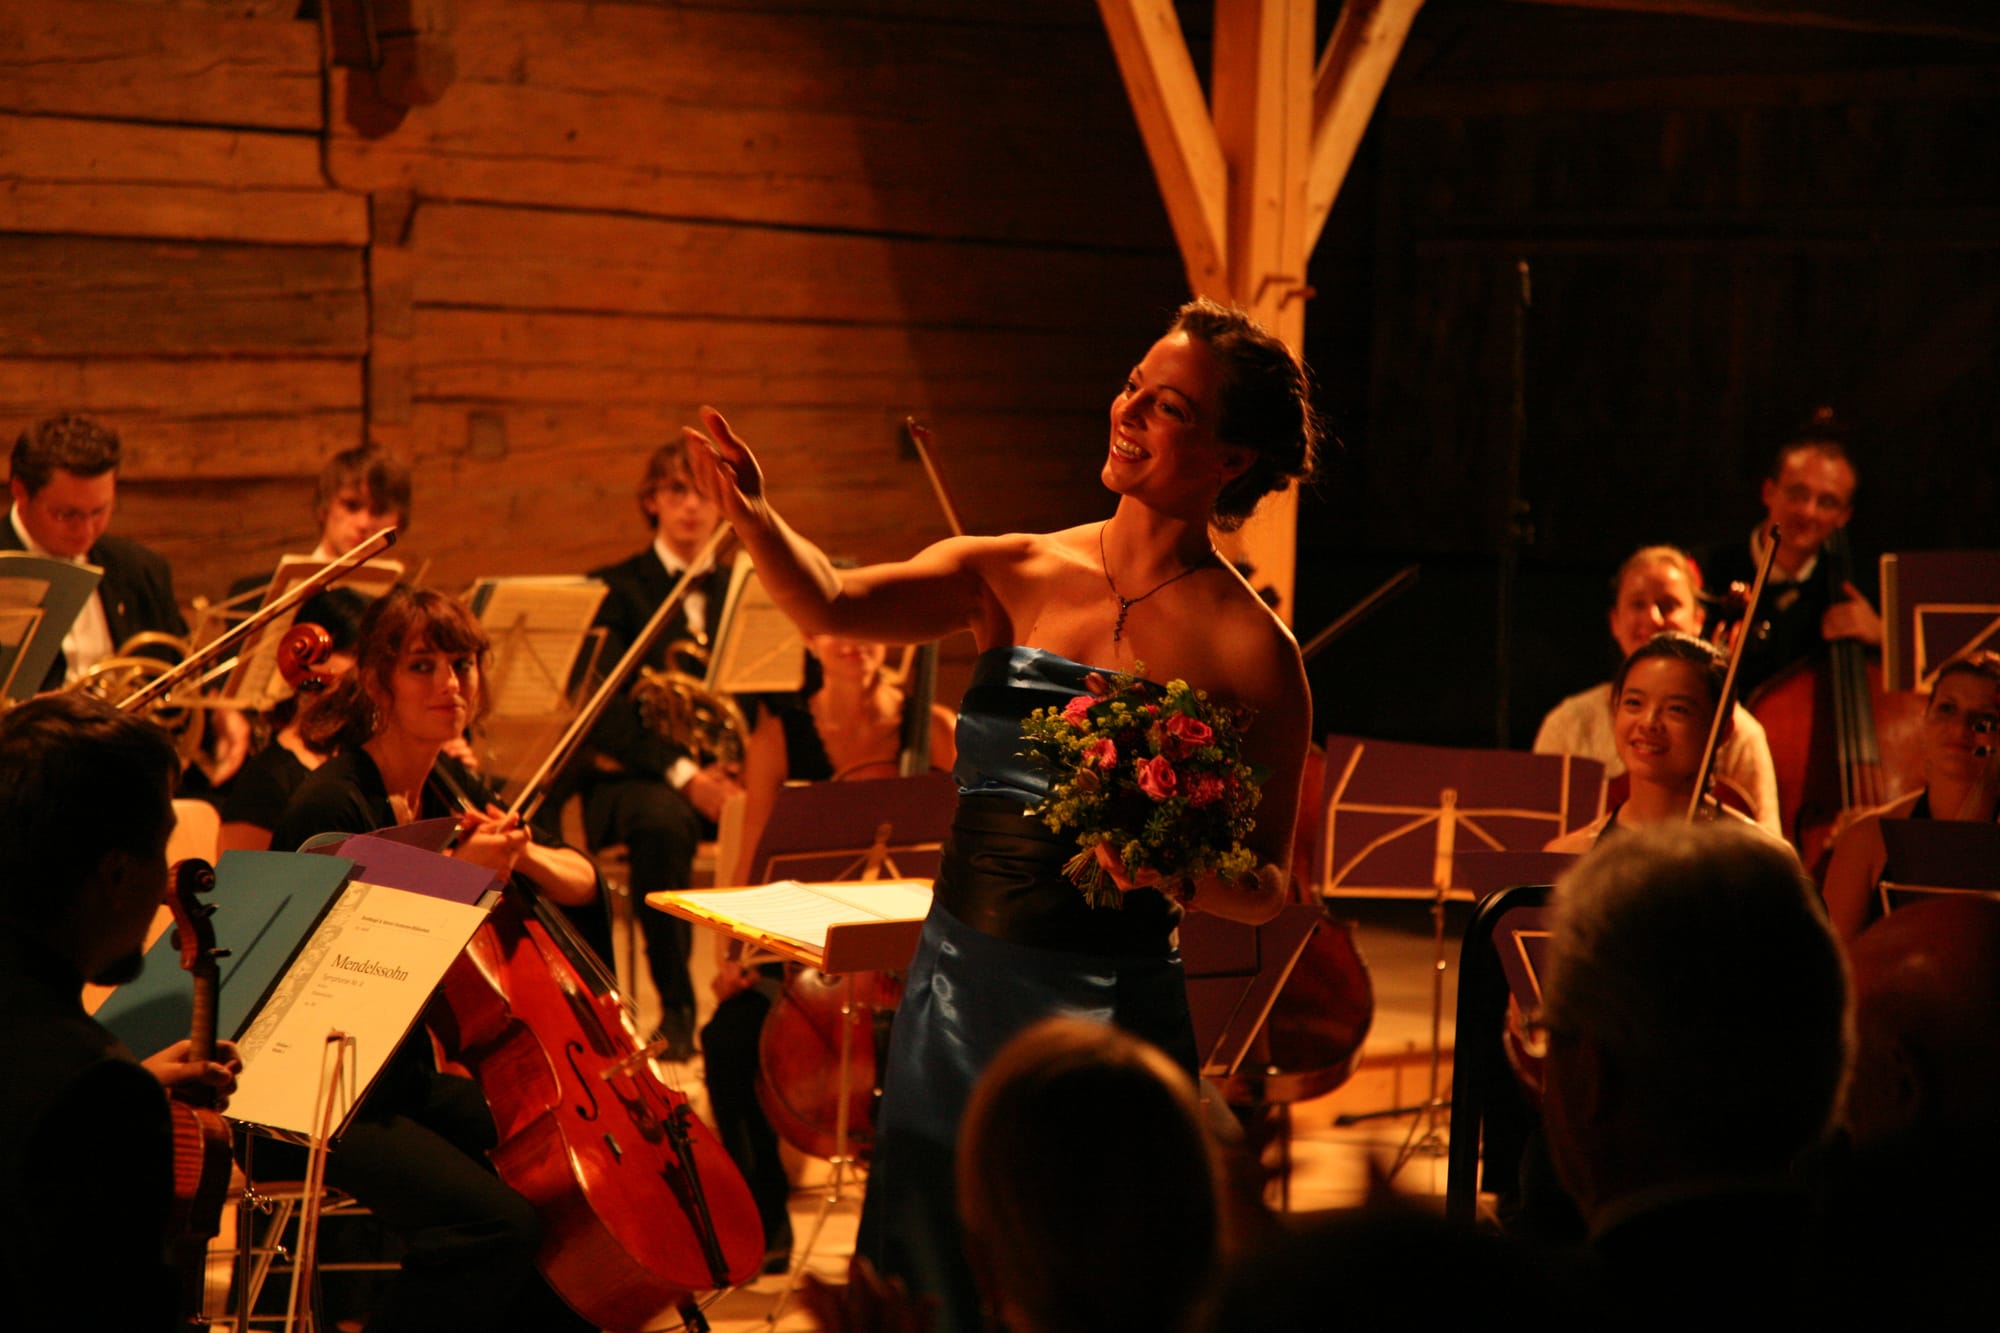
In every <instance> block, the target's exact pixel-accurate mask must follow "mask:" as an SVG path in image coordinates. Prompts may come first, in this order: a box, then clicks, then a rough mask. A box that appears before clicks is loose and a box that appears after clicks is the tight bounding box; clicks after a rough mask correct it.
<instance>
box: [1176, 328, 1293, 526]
mask: <svg viewBox="0 0 2000 1333" xmlns="http://www.w3.org/2000/svg"><path fill="white" fill-rule="evenodd" d="M1167 332H1168V333H1169V334H1175V333H1185V334H1187V335H1188V336H1189V337H1190V338H1194V339H1197V340H1199V341H1200V342H1202V343H1203V344H1205V345H1206V346H1207V348H1208V350H1209V352H1210V354H1212V355H1213V356H1214V357H1215V365H1216V369H1217V370H1219V371H1221V372H1222V402H1221V408H1220V411H1219V413H1218V419H1217V421H1216V423H1215V434H1216V438H1217V439H1219V440H1221V441H1222V442H1223V443H1224V444H1233V445H1237V446H1239V447H1241V448H1245V449H1249V450H1251V451H1253V452H1254V453H1255V454H1256V459H1255V460H1254V461H1253V462H1252V463H1251V464H1250V466H1249V467H1248V468H1247V469H1246V470H1245V471H1244V472H1243V474H1242V475H1241V476H1239V477H1237V478H1235V479H1234V480H1233V481H1231V482H1230V483H1229V484H1228V485H1226V486H1224V487H1223V488H1222V494H1221V495H1219V496H1217V497H1216V500H1215V513H1214V514H1213V515H1212V516H1211V519H1210V521H1211V522H1213V523H1214V524H1215V526H1216V527H1218V528H1220V529H1222V530H1223V531H1224V532H1234V531H1235V530H1236V529H1237V528H1240V527H1242V526H1243V520H1245V519H1247V518H1249V517H1250V514H1251V512H1252V511H1253V510H1255V509H1256V508H1257V502H1258V501H1259V500H1262V499H1263V498H1264V497H1265V496H1267V495H1270V494H1272V493H1273V492H1275V491H1282V490H1284V489H1285V487H1286V486H1288V485H1290V484H1291V483H1292V482H1294V481H1304V480H1305V479H1306V478H1307V477H1310V476H1311V475H1312V473H1313V466H1314V463H1315V462H1316V460H1317V458H1318V455H1319V441H1320V427H1319V417H1318V414H1316V413H1315V412H1314V411H1313V406H1312V373H1311V372H1310V371H1308V370H1307V369H1306V366H1305V363H1304V362H1303V361H1301V360H1299V358H1298V357H1296V356H1294V355H1293V354H1292V349H1291V348H1289V347H1287V346H1285V344H1284V343H1282V342H1280V341H1279V340H1278V339H1277V338H1274V337H1273V336H1271V334H1269V333H1268V332H1266V331H1265V329H1264V327H1263V325H1261V324H1259V323H1257V321H1256V320H1254V319H1252V318H1250V316H1248V315H1246V314H1244V313H1243V312H1242V311H1241V310H1238V309H1236V308H1234V307H1233V306H1225V305H1221V304H1219V303H1217V302H1215V301H1211V300H1209V299H1208V298H1207V297H1205V296H1198V297H1196V298H1195V299H1194V300H1192V301H1189V302H1188V303H1187V304H1186V305H1184V306H1182V307H1181V308H1180V312H1179V313H1178V314H1176V315H1175V316H1174V323H1173V327H1172V328H1170V329H1168V330H1167Z"/></svg>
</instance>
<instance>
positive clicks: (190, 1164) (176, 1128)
mask: <svg viewBox="0 0 2000 1333" xmlns="http://www.w3.org/2000/svg"><path fill="white" fill-rule="evenodd" d="M167 879H168V885H169V887H168V890H167V906H168V907H169V908H170V909H171V910H172V912H173V917H174V941H173V943H174V947H175V948H176V949H178V950H179V951H180V956H181V967H182V969H183V970H185V971H186V972H187V974H188V976H189V978H190V979H191V980H192V981H193V983H194V1017H193V1019H192V1021H191V1022H190V1024H189V1030H188V1059H189V1060H190V1061H195V1062H198V1063H201V1064H206V1063H208V1062H209V1061H210V1060H213V1059H214V1058H215V995H216V990H217V988H218V987H219V985H220V984H221V983H220V975H221V974H220V969H219V968H217V967H216V963H215V960H216V959H218V958H226V957H228V955H229V951H228V950H227V949H218V948H216V947H215V927H214V926H213V925H211V924H210V923H209V918H210V917H213V916H214V915H215V907H214V905H213V904H211V903H205V902H203V901H201V899H200V897H199V895H201V894H205V893H208V892H210V891H212V890H213V889H214V888H215V871H214V869H213V868H211V867H210V866H209V864H208V862H206V861H197V860H192V859H190V860H186V861H178V862H176V863H175V864H174V867H173V869H172V870H170V871H168V872H167ZM167 1108H168V1111H169V1113H170V1115H171V1117H172V1124H173V1136H174V1204H173V1209H172V1212H171V1214H170V1220H169V1222H168V1227H167V1251H168V1256H169V1259H170V1260H171V1262H172V1265H173V1268H174V1270H175V1272H176V1273H177V1274H178V1275H179V1278H180V1297H179V1301H178V1303H177V1317H178V1319H179V1322H181V1323H183V1324H185V1325H187V1326H189V1327H191V1328H193V1327H205V1326H206V1325H207V1323H208V1320H207V1318H206V1317H205V1316H204V1314H203V1308H202V1307H203V1305H204V1303H205V1302H204V1297H205V1295H206V1289H207V1277H208V1246H209V1242H210V1241H212V1240H213V1239H214V1238H215V1235H216V1233H217V1232H218V1231H220V1230H221V1229H222V1206H223V1204H224V1202H225V1201H226V1200H227V1198H228V1195H229V1178H230V1173H231V1171H232V1170H233V1169H234V1168H235V1166H236V1159H235V1156H234V1154H233V1153H232V1151H231V1150H232V1149H233V1148H234V1146H235V1139H234V1136H233V1134H232V1133H231V1131H230V1128H229V1122H228V1121H227V1120H225V1119H223V1117H222V1113H221V1112H220V1111H218V1110H217V1109H216V1096H215V1089H214V1088H212V1087H209V1086H208V1085H207V1084H205V1083H193V1084H188V1085H186V1086H183V1087H182V1088H180V1089H178V1090H177V1091H176V1092H175V1093H174V1095H173V1096H171V1097H170V1098H168V1100H167Z"/></svg>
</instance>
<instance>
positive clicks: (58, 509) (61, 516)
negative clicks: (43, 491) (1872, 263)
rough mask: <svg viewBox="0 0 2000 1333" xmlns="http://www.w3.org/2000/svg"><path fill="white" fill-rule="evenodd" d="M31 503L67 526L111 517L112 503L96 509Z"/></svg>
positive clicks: (76, 525)
mask: <svg viewBox="0 0 2000 1333" xmlns="http://www.w3.org/2000/svg"><path fill="white" fill-rule="evenodd" d="M29 503H30V504H33V505H34V506H35V508H37V509H39V510H41V511H42V512H43V513H44V514H47V515H48V516H49V517H50V518H52V519H54V520H55V521H56V522H58V523H60V524H62V525H63V526H65V527H80V526H82V525H83V524H85V523H98V522H102V521H103V520H105V519H108V518H110V517H111V506H110V505H99V506H97V508H95V509H74V508H71V507H70V506H68V505H44V504H41V503H40V502H38V501H33V500H31V501H29Z"/></svg>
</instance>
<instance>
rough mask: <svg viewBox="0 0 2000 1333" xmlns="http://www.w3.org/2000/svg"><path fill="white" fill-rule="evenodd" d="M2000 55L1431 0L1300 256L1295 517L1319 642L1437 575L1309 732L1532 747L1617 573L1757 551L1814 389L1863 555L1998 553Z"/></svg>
mask: <svg viewBox="0 0 2000 1333" xmlns="http://www.w3.org/2000/svg"><path fill="white" fill-rule="evenodd" d="M1879 8H1880V9H1882V10H1883V11H1885V12H1886V11H1893V10H1895V9H1897V7H1896V6H1882V7H1879ZM1996 57H2000V47H1996V46H1995V45H1993V44H1991V43H1989V42H1982V41H1979V40H1974V39H1971V38H1965V37H1934V36H1911V35H1898V34H1885V33H1881V32H1854V31H1840V30H1835V29H1829V28H1824V27H1808V26H1795V25H1785V24H1776V23H1772V24H1764V23H1746V22H1726V21H1717V20H1706V19H1697V18H1686V17H1669V16H1660V15H1646V14H1626V13H1610V12H1591V11H1586V10H1574V9H1567V8H1556V7H1544V6H1538V5H1524V4H1506V3H1474V2H1473V0H1456V2H1454V0H1432V3H1431V4H1429V5H1427V6H1426V7H1425V8H1424V10H1423V11H1422V12H1421V14H1420V15H1419V18H1418V22H1417V25H1416V27H1415V29H1414V30H1413V31H1412V34H1411V38H1410V41H1409V44H1408V45H1407V46H1406V48H1405V51H1404V54H1403V57H1402V60H1401V62H1400V64H1399V65H1398V68H1397V70H1396V73H1395V75H1394V76H1393V77H1392V79H1391V81H1390V84H1389V87H1388V90H1387V91H1386V93H1385V95H1384V99H1383V103H1382V106H1381V108H1380V110H1379V111H1378V113H1377V117H1376V120H1375V123H1374V124H1373V126H1372V127H1371V129H1370V132H1369V135H1368V138H1367V140H1366V142H1365V144H1364V146H1363V150H1362V153H1361V155H1360V157H1359V159H1358V161H1357V163H1356V168H1355V171H1354V173H1353V175H1352V176H1350V178H1349V180H1348V183H1347V185H1346V187H1345V189H1344V190H1343V193H1342V195H1341V197H1340V199H1339V201H1338V202H1337V204H1336V207H1335V211H1334V214H1333V217H1332V219H1331V220H1330V222H1329V224H1328V228H1327V231H1326V234H1325V235H1324V237H1323V238H1322V240H1321V243H1320V245H1319V247H1318V250H1317V252H1316V254H1315V256H1314V258H1313V263H1312V267H1311V271H1310V274H1309V278H1310V281H1311V282H1312V284H1313V285H1314V287H1315V288H1316V289H1317V293H1318V294H1317V297H1316V299H1315V300H1314V301H1313V303H1312V305H1311V306H1310V307H1309V314H1308V327H1307V351H1308V355H1309V358H1310V360H1311V361H1312V363H1313V365H1314V367H1315V368H1316V370H1317V372H1318V374H1319V377H1320V380H1321V383H1322V393H1323V405H1324V407H1325V408H1326V410H1327V411H1328V412H1329V414H1330V415H1331V416H1332V418H1333V420H1334V422H1335V425H1336V428H1337V430H1338V432H1339V434H1340V437H1341V441H1342V445H1341V447H1340V448H1339V449H1337V450H1335V451H1334V452H1332V453H1331V454H1330V456H1329V457H1328V459H1327V460H1326V466H1325V470H1324V475H1323V479H1322V481H1321V484H1320V485H1319V486H1318V487H1317V488H1316V489H1314V490H1313V491H1310V492H1309V493H1308V494H1307V496H1306V498H1305V500H1304V503H1303V505H1302V508H1301V514H1300V566H1299V567H1300V580H1299V591H1298V605H1299V614H1298V629H1299V634H1300V638H1301V639H1302V640H1303V639H1305V638H1306V637H1308V636H1309V635H1310V634H1311V633H1312V632H1313V630H1315V629H1316V628H1318V627H1319V626H1320V625H1322V624H1324V623H1326V622H1327V621H1329V620H1331V619H1332V618H1333V617H1334V616H1336V615H1337V614H1339V612H1340V611H1341V610H1342V609H1344V608H1345V607H1346V606H1347V605H1349V604H1350V603H1351V602H1352V601H1353V600H1355V599H1356V598H1358V597H1359V596H1361V595H1362V594H1363V593H1365V592H1366V591H1367V590H1368V589H1369V588H1370V587H1372V586H1374V584H1375V583H1377V582H1378V581H1379V580H1381V579H1383V578H1386V577H1387V576H1388V575H1389V574H1391V573H1393V572H1394V571H1395V570H1396V569H1397V568H1399V567H1401V566H1402V565H1404V564H1407V563H1411V562H1421V563H1422V566H1423V573H1422V578H1421V581H1420V582H1419V584H1418V586H1417V587H1416V589H1415V590H1414V591H1412V592H1410V593H1408V594H1406V595H1405V596H1404V597H1402V598H1401V599H1400V601H1399V602H1397V603H1396V604H1393V605H1391V606H1389V607H1388V608H1387V609H1385V610H1383V611H1382V612H1381V613H1380V614H1379V615H1377V616H1376V617H1374V618H1373V619H1372V620H1371V621H1369V622H1367V623H1365V624H1363V625H1362V626H1361V627H1359V628H1357V629H1356V630H1354V631H1353V632H1352V633H1351V634H1350V635H1348V636H1347V637H1346V638H1345V639H1344V640H1343V641H1341V642H1340V643H1339V644H1337V645H1335V646H1333V647H1331V648H1330V649H1328V650H1327V651H1326V652H1325V653H1324V654H1323V655H1321V656H1320V657H1319V658H1318V659H1317V660H1316V661H1315V662H1314V663H1313V664H1312V665H1311V668H1310V670H1311V676H1312V682H1313V686H1314V696H1315V703H1316V706H1317V724H1316V725H1317V729H1318V730H1319V731H1320V732H1322V733H1326V732H1340V733H1350V732H1352V733H1361V734H1368V735H1374V736H1387V737H1395V738H1398V739H1408V740H1422V741H1431V742H1437V743H1444V744H1463V745H1490V744H1494V743H1495V742H1496V740H1499V741H1504V742H1505V743H1507V744H1510V745H1514V746H1520V747H1525V746H1526V745H1527V744H1528V743H1529V741H1530V740H1531V739H1532V737H1533V734H1534V730H1535V727H1536V725H1537V723H1538V722H1539V720H1540V718H1541V716H1542V714H1543V713H1544V712H1545V711H1546V710H1547V709H1548V708H1550V707H1551V706H1553V705H1554V704H1555V703H1556V702H1557V701H1558V700H1559V699H1561V698H1562V697H1563V696H1564V695H1566V694H1569V693H1571V692H1574V691H1575V690H1578V689H1581V688H1584V687H1585V686H1587V685H1589V684H1590V683H1592V682H1594V681H1598V680H1603V679H1606V678H1607V677H1608V674H1609V672H1610V669H1611V666H1612V665H1613V659H1614V649H1613V647H1612V644H1611V640H1610V637H1609V634H1608V632H1607V630H1606V627H1605V618H1604V612H1605V609H1606V608H1607V607H1608V605H1609V601H1610V594H1609V588H1608V580H1609V577H1610V575H1611V573H1612V572H1613V571H1614V570H1615V568H1616V567H1617V565H1618V563H1619V562H1620V561H1621V560H1622V559H1623V558H1624V557H1625V555H1626V554H1628V553H1629V552H1630V551H1632V550H1633V549H1635V548H1637V547H1638V546H1641V545H1644V544H1647V543H1651V542H1662V541H1664V542H1673V543H1676V544H1680V545H1685V546H1691V547H1692V546H1699V545H1703V544H1706V543H1711V542H1720V541H1733V540H1737V539H1739V538H1746V537H1747V535H1748V532H1749V530H1750V528H1751V526H1752V524H1753V523H1754V521H1755V520H1756V519H1757V518H1758V517H1759V515H1760V514H1761V512H1762V511H1761V507H1760V505H1759V503H1758V488H1759V481H1760V479H1761V478H1762V476H1763V475H1764V474H1765V470H1766V469H1767V468H1768V467H1769V465H1770V461H1771V456H1772V454H1773V451H1774V448H1775V446H1776V445H1777V444H1778V443H1779V442H1780V441H1781V440H1783V439H1784V438H1785V437H1786V436H1787V435H1788V434H1790V433H1791V432H1792V431H1793V430H1794V429H1795V428H1796V427H1797V426H1798V425H1799V424H1800V423H1802V422H1803V421H1804V419H1805V418H1806V416H1807V415H1808V414H1809V413H1810V412H1811V411H1812V409H1813V408H1814V407H1816V406H1818V405H1822V404H1824V405H1829V406H1831V407H1833V408H1834V409H1835V410H1836V411H1837V412H1838V413H1839V415H1840V416H1841V417H1842V418H1843V419H1844V420H1845V421H1846V422H1847V424H1848V426H1849V428H1850V429H1851V431H1852V433H1853V434H1852V444H1853V454H1854V458H1855V462H1856V465H1857V468H1858V470H1859V473H1860V477H1861V483H1860V489H1859V492H1858V495H1857V498H1856V504H1855V517H1854V520H1853V523H1852V525H1851V528H1850V534H1851V536H1852V537H1853V539H1854V544H1855V548H1856V553H1857V556H1858V557H1859V559H1860V560H1862V561H1865V562H1868V563H1869V564H1870V565H1871V567H1872V562H1873V560H1874V557H1875V556H1877V555H1879V554H1880V553H1881V552H1883V551H1892V550H1911V549H1947V548H1954V547H1976V546H1992V545H1993V544H1994V537H1995V527H1996V524H1995V515H1996V513H2000V505H1996V482H1995V463H1994V460H1995V458H1996V452H1997V451H1996V448H1995V444H1996V435H1997V434H2000V430H1996V406H2000V404H1996V395H1995V384H1996V380H1995V373H1994V372H1995V368H1996V345H1995V331H1996V303H2000V228H1996V225H1995V223H1996V221H2000V211H1996V207H1995V206H1996V203H2000V169H1996V168H2000V148H1996V144H2000V136H1996V134H1995V129H1996V117H1995V114H1994V113H1995V110H1996V91H1997V90H2000V79H1996V72H2000V69H1997V67H1996ZM1522 260H1526V261H1527V263H1528V264H1529V266H1530V270H1531V274H1532V306H1531V308H1529V309H1528V310H1527V311H1526V313H1525V315H1524V316H1520V317H1519V319H1518V322H1517V309H1518V302H1517V300H1516V296H1515V293H1516V291H1517V290H1518V281H1517V278H1516V276H1515V275H1516V268H1517V265H1518V264H1519V262H1520V261H1522ZM1517 348H1518V356H1519V365H1520V367H1521V372H1520V374H1519V375H1518V377H1517V374H1516V370H1515V367H1516V355H1517ZM1517 383H1518V385H1519V389H1520V393H1521V399H1522V403H1523V407H1524V411H1523V418H1522V429H1521V431H1520V433H1519V441H1520V446H1519V453H1518V467H1519V499H1520V501H1521V503H1522V506H1523V509H1522V511H1521V512H1522V513H1523V515H1524V516H1525V522H1524V523H1523V524H1522V525H1521V533H1520V541H1519V546H1518V560H1519V565H1518V574H1517V577H1516V579H1515V581H1514V583H1513V589H1512V614H1511V615H1510V616H1509V617H1508V618H1507V619H1508V627H1509V633H1508V635H1507V640H1508V641H1507V644H1506V646H1505V651H1504V653H1503V650H1502V644H1501V638H1502V636H1501V635H1500V633H1499V624H1500V617H1499V613H1498V601H1499V596H1500V592H1499V588H1500V582H1501V577H1500V576H1501V571H1502V561H1503V555H1502V553H1503V551H1504V549H1505V548H1506V546H1507V543H1508V540H1509V532H1510V524H1509V522H1508V514H1509V505H1508V496H1509V489H1510V485H1509V467H1510V458H1511V457H1512V455H1513V449H1512V447H1511V446H1512V441H1513V439H1514V437H1515V431H1514V428H1513V403H1514V396H1515V392H1516V385H1517ZM1503 664H1504V672H1505V679H1506V681H1507V682H1508V688H1507V693H1506V701H1505V705H1504V714H1503V713H1502V712H1501V708H1502V705H1501V702H1500V696H1501V688H1502V687H1501V680H1502V678H1503Z"/></svg>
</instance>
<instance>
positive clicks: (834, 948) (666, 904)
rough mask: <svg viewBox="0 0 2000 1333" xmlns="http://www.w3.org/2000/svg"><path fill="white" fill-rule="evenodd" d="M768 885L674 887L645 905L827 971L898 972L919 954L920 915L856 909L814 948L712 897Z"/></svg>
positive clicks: (832, 973) (652, 896) (834, 973)
mask: <svg viewBox="0 0 2000 1333" xmlns="http://www.w3.org/2000/svg"><path fill="white" fill-rule="evenodd" d="M912 882H916V881H912ZM925 882H927V881H925ZM842 883H843V885H844V886H845V887H849V888H853V887H856V885H857V881H851V880H850V881H842ZM858 883H866V881H859V882H858ZM768 887H770V886H769V885H741V886H736V887H733V888H715V889H672V890H667V891H664V892H660V893H649V894H647V895H646V905H647V906H648V907H653V908H657V909H659V910H660V911H662V912H667V913H670V914H672V915H674V916H678V917H681V918H683V919H685V920H688V921H692V922H694V923H695V924H697V925H703V926H710V927H713V928H714V929H716V930H719V931H721V932H723V933H724V934H725V935H728V936H730V937H731V938H733V939H739V940H742V941H743V942H744V943H746V944H749V945H751V946H752V947H754V948H756V949H759V950H761V951H763V952H766V953H771V954H776V955H777V956H779V957H780V958H785V959H788V960H790V961H792V962H795V963H803V964H805V965H806V966H807V967H814V968H818V969H819V970H820V971H821V972H824V973H826V974H828V975H829V976H838V975H841V974H843V973H848V972H900V971H902V970H903V969H904V968H907V967H908V966H909V965H910V960H911V959H912V958H914V957H915V956H916V952H917V940H918V938H919V937H920V936H921V935H922V934H923V930H924V919H923V918H922V917H895V918H883V917H873V918H870V917H866V916H863V915H861V914H860V909H855V911H856V913H857V914H856V916H855V918H854V919H853V920H848V921H837V922H835V923H833V924H832V925H830V926H829V927H828V928H827V932H826V944H825V946H824V947H823V948H818V949H815V948H814V947H813V946H811V945H810V944H804V943H801V942H800V941H798V940H796V939H793V938H791V937H789V936H785V935H780V934H776V933H773V932H772V931H770V930H768V929H765V928H763V927H760V926H757V925H755V924H754V923H752V922H750V921H746V920H743V919H742V918H739V917H737V916H734V915H732V914H731V913H729V912H728V911H725V910H723V908H722V904H721V902H717V901H712V900H713V899H715V898H717V897H719V896H720V895H724V894H730V893H740V892H742V891H743V890H745V889H757V888H768ZM704 900H711V901H704Z"/></svg>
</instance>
